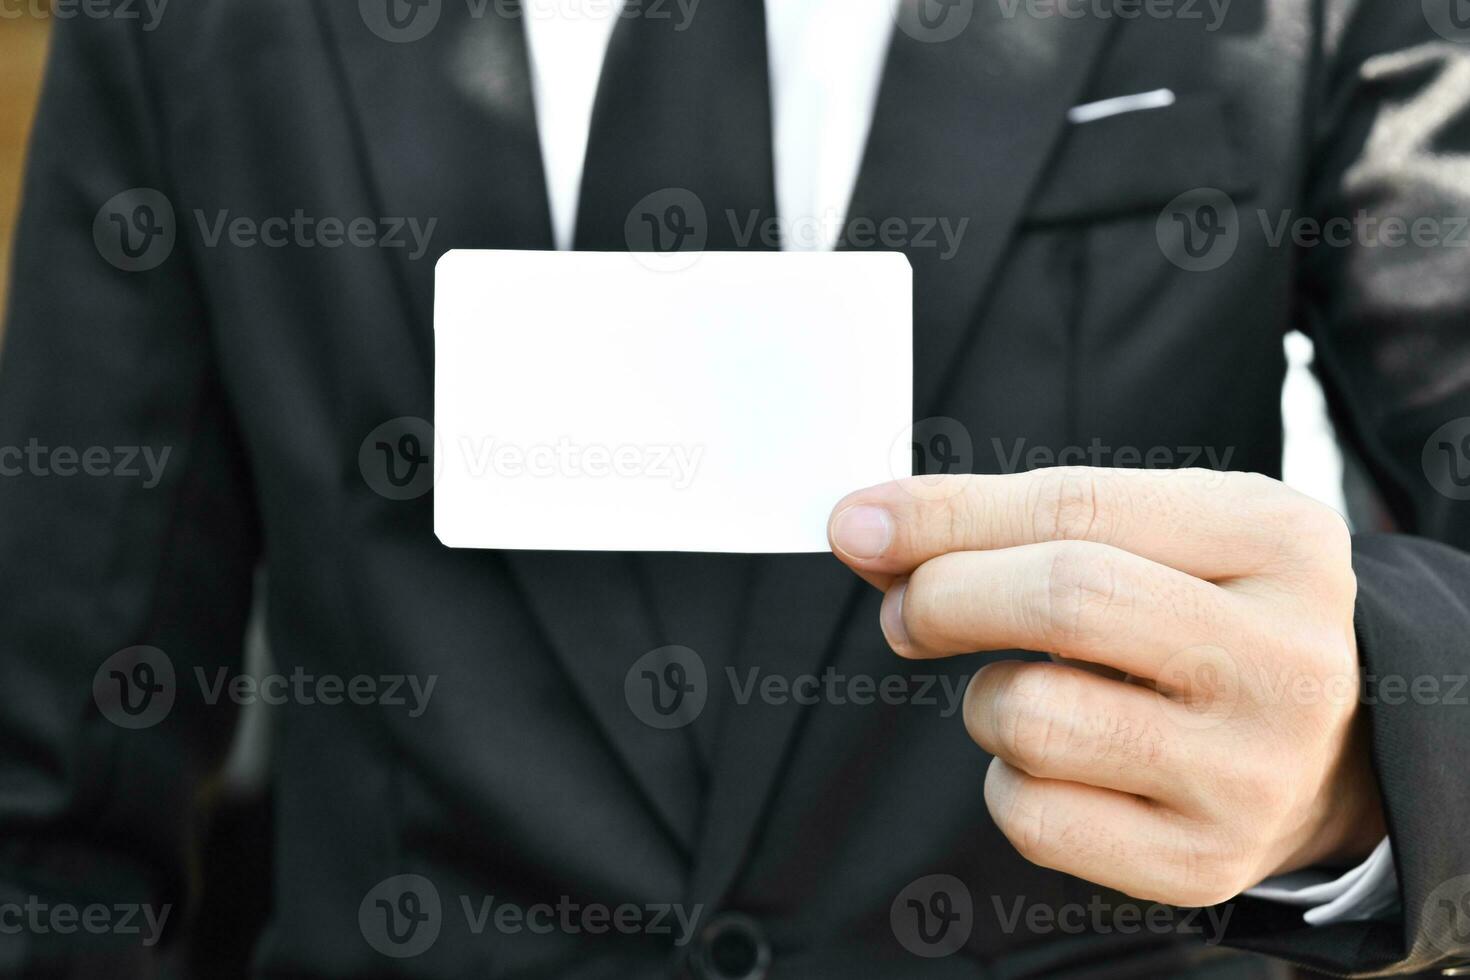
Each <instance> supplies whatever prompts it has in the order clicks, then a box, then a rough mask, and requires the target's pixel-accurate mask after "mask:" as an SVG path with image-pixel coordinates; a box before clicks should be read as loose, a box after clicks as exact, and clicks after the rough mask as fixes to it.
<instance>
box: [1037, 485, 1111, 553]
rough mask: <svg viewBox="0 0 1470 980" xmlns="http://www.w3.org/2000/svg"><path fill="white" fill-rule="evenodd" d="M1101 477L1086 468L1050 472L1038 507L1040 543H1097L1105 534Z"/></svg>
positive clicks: (1040, 488) (1042, 486)
mask: <svg viewBox="0 0 1470 980" xmlns="http://www.w3.org/2000/svg"><path fill="white" fill-rule="evenodd" d="M1098 480H1099V477H1098V474H1097V472H1096V471H1095V470H1092V469H1088V468H1087V467H1059V468H1057V469H1053V470H1049V471H1047V474H1046V475H1045V476H1044V477H1043V478H1042V479H1041V481H1040V485H1039V498H1038V500H1037V505H1036V508H1035V515H1036V518H1035V520H1036V529H1035V530H1036V535H1037V537H1038V538H1039V539H1041V540H1054V541H1096V540H1100V539H1101V536H1102V534H1103V532H1104V527H1103V514H1102V511H1101V508H1100V502H1101V494H1100V492H1099V487H1098Z"/></svg>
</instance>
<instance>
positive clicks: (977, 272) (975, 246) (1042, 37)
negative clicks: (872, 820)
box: [690, 0, 1108, 904]
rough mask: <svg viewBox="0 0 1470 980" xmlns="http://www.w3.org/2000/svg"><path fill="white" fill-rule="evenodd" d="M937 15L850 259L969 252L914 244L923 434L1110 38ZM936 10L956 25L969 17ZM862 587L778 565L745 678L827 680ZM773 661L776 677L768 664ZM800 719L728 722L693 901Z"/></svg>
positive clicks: (892, 98)
mask: <svg viewBox="0 0 1470 980" xmlns="http://www.w3.org/2000/svg"><path fill="white" fill-rule="evenodd" d="M931 3H932V0H904V2H903V11H902V13H901V15H900V29H899V30H897V31H895V33H894V39H893V43H892V46H891V48H890V50H889V54H888V61H887V64H886V66H885V70H884V77H883V82H882V85H881V87H880V90H879V95H878V103H877V107H876V110H875V113H874V119H873V126H872V131H871V135H870V137H869V141H868V147H867V151H866V155H865V157H864V160H863V167H862V171H861V173H860V174H859V177H858V180H857V185H856V187H855V189H854V192H853V200H852V204H851V207H850V209H849V217H848V222H847V225H846V234H845V236H844V242H843V245H842V246H841V247H843V248H857V247H862V246H864V244H865V242H871V241H872V240H873V239H874V234H873V230H872V229H874V228H877V227H881V223H882V222H883V220H884V219H886V218H900V219H902V220H903V221H905V222H908V223H909V227H910V228H911V229H914V230H915V231H916V232H917V231H919V230H922V225H923V223H925V222H927V221H934V222H936V224H937V222H938V221H939V220H941V219H947V220H948V221H949V222H950V228H951V229H952V230H954V231H956V232H957V233H958V234H959V236H960V237H959V246H958V249H957V251H955V253H954V254H953V255H948V254H946V248H945V241H944V237H943V235H941V234H938V233H937V232H935V233H933V234H934V237H937V238H938V244H937V245H934V246H931V245H926V244H925V242H924V241H923V240H921V239H920V238H915V239H914V240H913V241H911V242H910V244H909V245H908V246H907V247H905V248H904V252H905V253H906V254H907V255H908V257H909V261H910V262H911V263H912V265H913V267H914V329H915V337H914V372H915V377H914V391H915V400H916V406H915V408H916V412H917V413H918V414H917V415H916V417H917V418H923V417H925V416H927V415H930V414H938V413H940V412H941V411H942V410H943V405H944V400H945V394H946V391H947V389H948V388H949V386H950V385H951V384H953V383H954V380H955V379H954V378H953V376H952V367H953V365H955V364H957V363H959V354H960V353H962V348H963V346H964V344H965V341H966V340H967V338H968V337H969V335H970V330H971V327H972V326H973V324H974V322H975V318H976V317H977V315H978V314H979V312H980V309H981V307H982V306H983V302H984V296H985V293H986V290H987V289H988V287H989V284H990V282H991V280H992V279H993V277H994V275H995V272H996V268H997V266H998V264H999V261H1000V258H1001V256H1002V255H1003V254H1004V250H1005V246H1006V243H1007V242H1008V240H1009V239H1010V237H1011V235H1012V233H1013V231H1014V228H1015V225H1016V222H1017V220H1018V219H1019V217H1020V215H1021V212H1022V208H1023V207H1024V204H1025V201H1026V199H1027V197H1028V196H1029V193H1030V190H1031V188H1032V185H1033V184H1034V182H1035V181H1036V179H1037V178H1039V176H1040V175H1041V172H1042V171H1043V169H1044V168H1045V165H1046V162H1047V157H1048V155H1049V153H1050V151H1051V149H1052V147H1053V145H1054V144H1055V143H1056V141H1057V139H1058V137H1059V136H1060V134H1061V131H1062V127H1063V125H1064V123H1065V119H1066V111H1067V109H1068V107H1069V106H1071V105H1073V104H1075V101H1076V99H1077V97H1078V96H1079V94H1080V93H1081V92H1082V91H1083V88H1084V86H1085V84H1086V81H1087V77H1088V74H1089V72H1090V70H1091V66H1092V65H1093V63H1094V61H1095V60H1096V58H1097V56H1098V53H1099V52H1100V50H1101V48H1102V43H1103V40H1104V38H1105V36H1106V33H1107V30H1106V28H1107V23H1108V21H1107V20H1105V19H1102V18H1092V17H1089V18H1081V19H1070V18H1065V17H1047V18H1035V17H1030V16H1027V15H1026V14H1025V13H1024V5H1021V6H1019V7H1018V8H1017V10H1019V11H1020V13H1019V14H1016V15H1015V16H1010V17H1007V16H1006V15H1005V6H1006V5H1004V4H990V3H975V4H973V5H972V6H973V16H972V17H971V18H970V20H969V22H968V23H967V25H966V26H965V28H964V30H963V31H962V32H961V33H960V34H959V35H958V36H956V37H952V38H951V39H949V40H925V39H926V38H933V37H935V36H936V33H935V30H936V29H935V27H934V24H935V22H934V21H933V19H932V16H931V15H932V14H933V13H934V9H930V5H931ZM934 7H935V9H940V10H948V11H950V12H951V14H950V16H960V15H962V14H964V12H965V11H967V10H968V9H970V8H971V5H968V4H966V3H963V2H961V3H958V4H953V5H950V6H948V7H944V8H938V7H937V5H934ZM921 15H923V16H924V18H925V19H923V20H921V19H920V16H921ZM862 219H866V224H864V222H863V220H862ZM866 247H880V248H881V247H883V246H882V245H881V244H878V245H873V244H867V245H866ZM854 489H857V488H854ZM866 587H867V586H865V585H863V584H862V583H861V582H859V581H858V580H857V579H856V578H855V577H854V576H852V574H851V573H850V572H848V571H847V570H846V569H845V568H843V567H841V566H840V565H838V564H837V562H836V561H835V560H834V559H832V558H830V557H828V556H824V555H820V556H807V557H801V558H776V559H771V560H769V561H768V562H766V563H765V564H764V565H763V567H762V568H761V569H759V570H758V572H757V579H756V583H755V586H754V595H755V601H754V602H753V604H752V612H751V616H750V619H749V623H748V626H747V632H746V637H745V642H744V643H743V644H742V649H743V650H744V651H745V654H746V656H747V658H752V659H747V660H745V661H744V662H743V665H744V666H745V667H746V668H747V669H748V668H749V667H750V666H751V665H752V664H753V663H761V664H762V665H764V666H766V667H768V668H769V669H770V670H773V671H776V672H778V673H780V674H782V675H783V676H787V677H790V676H794V675H797V674H806V673H813V674H816V673H820V672H821V670H822V669H823V668H824V666H825V665H826V664H827V663H828V662H829V661H830V660H831V658H832V657H833V656H834V655H835V653H836V644H837V641H838V640H839V639H840V635H839V633H838V629H839V627H840V625H841V623H842V622H843V621H844V620H845V619H846V618H847V617H848V616H849V615H850V611H851V610H852V609H854V608H855V606H856V601H857V599H858V597H859V594H860V592H859V590H860V589H862V588H866ZM872 628H873V629H877V624H876V623H875V624H873V626H872ZM773 652H775V653H778V654H779V658H778V659H779V663H773V662H769V661H770V659H771V655H772V653H773ZM801 717H802V712H801V711H800V710H796V709H794V708H780V709H778V708H773V707H771V706H764V705H760V704H758V703H757V701H756V700H755V699H752V701H751V702H750V703H749V704H746V705H739V706H736V707H733V708H732V709H731V710H730V713H729V719H728V725H727V730H726V731H725V732H724V733H723V737H722V741H721V743H720V749H719V755H718V757H717V759H716V764H715V767H714V778H715V783H714V785H713V786H712V788H711V794H712V796H711V799H710V804H709V808H708V819H707V821H706V824H705V826H704V828H703V831H702V838H701V850H700V854H699V858H698V861H697V864H696V868H695V872H694V878H693V881H692V884H691V895H690V900H691V901H703V902H706V903H711V904H718V903H719V902H721V901H722V900H723V898H724V896H725V893H726V891H727V890H728V889H729V887H730V885H731V884H732V883H733V881H734V879H735V876H736V875H737V874H738V873H739V870H740V867H741V865H742V864H743V862H744V860H745V856H746V854H747V853H748V851H749V849H750V847H751V844H752V842H753V840H754V838H755V834H756V832H757V830H758V829H759V825H760V823H761V819H762V815H763V813H764V812H765V810H766V809H767V806H768V802H769V798H770V795H771V793H772V790H773V788H774V787H775V785H776V783H777V782H778V780H779V776H780V773H781V771H782V769H783V768H784V765H785V762H786V760H787V758H788V757H789V755H790V742H791V740H792V738H793V736H794V733H795V732H796V730H797V728H798V726H799V723H800V719H801Z"/></svg>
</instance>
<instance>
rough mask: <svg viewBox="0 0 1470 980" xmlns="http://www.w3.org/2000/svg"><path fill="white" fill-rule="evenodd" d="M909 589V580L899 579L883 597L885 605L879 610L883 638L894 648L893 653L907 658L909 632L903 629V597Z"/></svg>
mask: <svg viewBox="0 0 1470 980" xmlns="http://www.w3.org/2000/svg"><path fill="white" fill-rule="evenodd" d="M908 589H909V580H908V579H906V578H905V579H899V580H898V581H897V582H894V583H893V584H892V585H890V586H889V587H888V593H887V594H886V595H885V596H883V605H882V607H881V608H879V610H878V625H879V626H880V627H882V629H883V638H884V639H885V640H887V641H888V645H889V646H891V647H893V652H894V653H897V654H899V655H900V656H907V654H906V653H905V652H904V651H906V650H907V649H908V646H909V634H908V631H907V630H905V629H904V628H903V596H904V593H905V592H907V591H908Z"/></svg>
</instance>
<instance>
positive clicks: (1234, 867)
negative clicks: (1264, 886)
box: [1169, 831, 1250, 908]
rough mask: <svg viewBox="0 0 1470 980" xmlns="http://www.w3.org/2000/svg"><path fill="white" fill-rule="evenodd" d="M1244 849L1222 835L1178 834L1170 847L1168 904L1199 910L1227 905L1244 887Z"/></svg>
mask: <svg viewBox="0 0 1470 980" xmlns="http://www.w3.org/2000/svg"><path fill="white" fill-rule="evenodd" d="M1246 855H1247V849H1246V848H1243V847H1241V846H1240V845H1239V844H1237V843H1236V842H1234V841H1233V840H1231V839H1230V838H1229V837H1228V836H1227V835H1225V834H1224V833H1222V832H1210V831H1196V832H1194V833H1189V834H1185V833H1181V834H1180V835H1179V837H1178V839H1177V841H1176V844H1175V846H1174V862H1173V863H1174V867H1173V875H1172V877H1173V879H1174V894H1173V895H1172V896H1170V898H1169V901H1170V903H1171V904H1174V905H1180V906H1184V907H1189V908H1203V907H1206V906H1210V905H1219V904H1220V903H1221V902H1226V901H1229V900H1230V899H1232V898H1234V897H1235V896H1236V895H1239V894H1240V893H1241V892H1242V891H1244V890H1245V889H1246V887H1248V885H1249V882H1248V881H1247V878H1248V877H1249V867H1250V865H1249V863H1248V861H1247V860H1246Z"/></svg>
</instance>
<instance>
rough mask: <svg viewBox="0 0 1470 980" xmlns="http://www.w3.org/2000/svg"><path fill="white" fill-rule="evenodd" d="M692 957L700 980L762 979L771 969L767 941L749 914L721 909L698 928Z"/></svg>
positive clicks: (758, 924)
mask: <svg viewBox="0 0 1470 980" xmlns="http://www.w3.org/2000/svg"><path fill="white" fill-rule="evenodd" d="M693 959H694V975H695V976H696V977H699V978H700V980H763V978H764V977H765V975H766V974H767V973H768V972H769V971H770V969H771V944H770V943H768V942H767V941H766V936H765V933H764V932H762V931H761V927H760V923H759V922H756V921H755V920H754V919H752V918H751V917H750V916H748V915H741V914H739V913H738V912H721V913H720V914H719V915H716V916H715V917H714V918H712V919H710V920H709V923H708V924H707V925H706V926H705V927H704V928H703V929H702V930H700V933H699V945H698V948H697V949H696V950H695V951H694V958H693Z"/></svg>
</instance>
